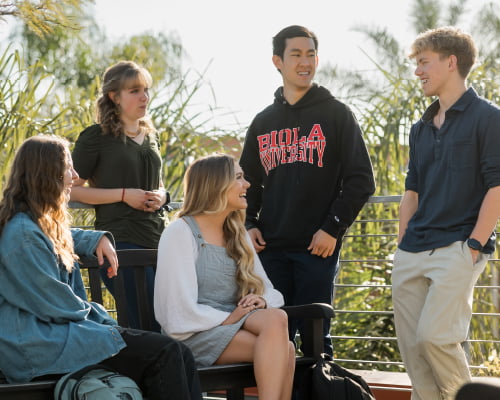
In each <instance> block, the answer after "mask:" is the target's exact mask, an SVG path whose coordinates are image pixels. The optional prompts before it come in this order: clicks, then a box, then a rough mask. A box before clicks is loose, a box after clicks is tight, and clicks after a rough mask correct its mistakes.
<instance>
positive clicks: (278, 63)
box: [273, 54, 283, 72]
mask: <svg viewBox="0 0 500 400" xmlns="http://www.w3.org/2000/svg"><path fill="white" fill-rule="evenodd" d="M273 64H274V66H275V67H276V69H277V70H278V71H280V72H281V68H282V67H283V60H282V59H281V57H280V56H278V55H276V54H274V55H273Z"/></svg>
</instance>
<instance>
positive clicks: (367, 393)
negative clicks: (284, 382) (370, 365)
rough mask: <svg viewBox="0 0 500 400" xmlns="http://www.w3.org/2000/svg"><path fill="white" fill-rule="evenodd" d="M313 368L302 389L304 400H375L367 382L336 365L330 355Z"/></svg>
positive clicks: (301, 395)
mask: <svg viewBox="0 0 500 400" xmlns="http://www.w3.org/2000/svg"><path fill="white" fill-rule="evenodd" d="M321 356H322V359H321V361H318V362H317V363H316V364H314V365H313V366H312V367H311V370H310V372H309V374H308V376H307V377H306V380H307V382H304V381H303V384H302V387H301V388H300V396H299V397H300V399H301V400H302V399H304V400H375V397H374V396H373V393H372V391H371V390H370V388H369V387H368V384H367V383H366V381H365V380H364V379H363V378H362V377H361V376H359V375H356V374H354V373H353V372H351V371H349V370H348V369H346V368H343V367H341V366H340V365H338V364H336V363H335V362H334V361H333V360H332V358H331V357H330V356H329V355H328V354H322V355H321Z"/></svg>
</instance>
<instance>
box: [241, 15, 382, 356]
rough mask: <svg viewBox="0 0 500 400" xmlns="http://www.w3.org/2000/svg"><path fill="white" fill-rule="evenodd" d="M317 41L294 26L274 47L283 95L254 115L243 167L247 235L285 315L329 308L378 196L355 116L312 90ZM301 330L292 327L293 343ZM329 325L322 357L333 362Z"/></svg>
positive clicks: (317, 88) (324, 91) (279, 36)
mask: <svg viewBox="0 0 500 400" xmlns="http://www.w3.org/2000/svg"><path fill="white" fill-rule="evenodd" d="M317 50H318V39H317V38H316V36H315V35H314V34H313V33H312V32H310V31H309V30H308V29H307V28H304V27H302V26H297V25H292V26H289V27H287V28H285V29H283V30H281V31H280V32H279V33H278V34H277V35H276V36H275V37H274V38H273V63H274V65H275V67H276V68H277V69H278V71H279V72H280V73H281V76H282V79H283V86H282V87H280V88H278V90H277V91H276V92H275V94H274V96H275V98H274V103H273V104H272V105H270V106H268V107H267V108H266V109H264V110H263V111H262V112H260V113H259V114H257V116H256V117H255V118H254V120H253V122H252V124H251V125H250V127H249V129H248V132H247V134H246V138H245V143H244V147H243V152H242V155H241V160H240V164H241V166H242V168H243V171H244V172H245V177H246V179H247V180H248V181H249V182H250V183H251V186H250V188H249V189H248V191H247V201H248V209H247V221H246V223H247V229H248V232H249V234H250V236H251V238H252V242H253V245H254V247H255V249H256V251H257V252H258V253H259V257H260V259H261V261H262V263H263V265H264V268H265V270H266V272H267V274H268V276H269V278H270V279H271V281H272V282H273V284H274V286H275V287H276V288H277V289H278V290H279V291H281V293H283V296H284V298H285V304H286V305H299V304H307V303H314V302H323V303H327V304H332V301H333V285H334V279H335V275H336V272H337V268H338V260H339V250H340V245H341V240H342V235H343V234H344V232H345V231H346V229H347V227H348V226H349V225H350V224H351V223H352V222H353V221H354V219H355V218H356V216H357V215H358V212H359V211H360V210H361V208H362V207H363V205H364V204H365V202H366V201H367V200H368V198H369V196H370V195H371V194H373V192H374V190H375V183H374V178H373V171H372V165H371V162H370V158H369V156H368V152H367V150H366V146H365V143H364V141H363V138H362V132H361V129H360V127H359V125H358V122H357V121H356V118H355V117H354V115H353V113H352V112H351V111H350V109H349V108H348V107H347V106H346V105H344V104H343V103H341V102H339V101H338V100H336V99H335V98H334V97H333V96H332V95H331V93H330V92H329V91H328V90H327V89H325V88H323V87H320V86H317V85H316V84H313V83H312V80H313V78H314V73H315V72H316V67H317V64H318V55H317ZM297 329H298V330H299V332H300V333H301V336H302V340H304V339H305V338H304V335H303V333H302V332H301V326H295V325H293V324H291V325H290V338H291V339H292V340H293V339H294V337H295V333H296V332H297ZM329 331H330V321H329V320H326V321H325V352H326V353H329V354H332V344H331V339H330V333H329Z"/></svg>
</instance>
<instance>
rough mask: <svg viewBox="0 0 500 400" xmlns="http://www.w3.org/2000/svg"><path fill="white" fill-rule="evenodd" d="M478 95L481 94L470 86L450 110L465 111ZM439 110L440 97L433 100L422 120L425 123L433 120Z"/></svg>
mask: <svg viewBox="0 0 500 400" xmlns="http://www.w3.org/2000/svg"><path fill="white" fill-rule="evenodd" d="M478 97H479V96H478V94H477V92H476V91H475V90H474V88H473V87H470V88H469V89H467V90H466V91H465V92H464V94H463V95H462V96H461V97H460V98H459V99H458V100H457V101H456V102H455V104H453V105H452V106H451V107H450V110H453V111H457V112H463V111H464V110H465V109H466V108H467V107H468V106H469V104H470V103H472V102H473V101H474V100H475V99H476V98H478ZM438 110H439V99H437V100H435V101H433V102H432V104H431V105H430V106H429V107H428V108H427V110H425V112H424V114H423V115H422V121H423V122H425V123H430V122H432V119H433V118H434V115H436V113H437V112H438ZM447 112H448V111H447Z"/></svg>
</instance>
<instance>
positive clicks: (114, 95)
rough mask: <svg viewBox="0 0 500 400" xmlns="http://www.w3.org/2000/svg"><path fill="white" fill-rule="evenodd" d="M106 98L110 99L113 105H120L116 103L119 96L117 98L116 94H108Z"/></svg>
mask: <svg viewBox="0 0 500 400" xmlns="http://www.w3.org/2000/svg"><path fill="white" fill-rule="evenodd" d="M108 97H109V99H110V100H111V101H112V102H113V103H115V104H120V103H119V101H118V100H119V96H118V94H117V93H116V92H109V93H108Z"/></svg>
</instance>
